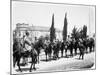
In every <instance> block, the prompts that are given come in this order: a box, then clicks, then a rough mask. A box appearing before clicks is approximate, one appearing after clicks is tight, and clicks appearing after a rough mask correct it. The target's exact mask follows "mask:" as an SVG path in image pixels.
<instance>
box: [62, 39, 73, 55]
mask: <svg viewBox="0 0 100 75" xmlns="http://www.w3.org/2000/svg"><path fill="white" fill-rule="evenodd" d="M64 46H65V47H64V49H65V54H66V56H67V50H69V51H70V56H73V41H72V40H71V41H66V42H65V45H64Z"/></svg>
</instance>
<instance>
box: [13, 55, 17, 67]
mask: <svg viewBox="0 0 100 75" xmlns="http://www.w3.org/2000/svg"><path fill="white" fill-rule="evenodd" d="M16 61H17V60H16V57H13V67H15V64H16Z"/></svg>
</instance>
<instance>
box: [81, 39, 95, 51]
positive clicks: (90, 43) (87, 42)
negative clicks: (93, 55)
mask: <svg viewBox="0 0 100 75" xmlns="http://www.w3.org/2000/svg"><path fill="white" fill-rule="evenodd" d="M94 42H95V41H94V39H93V38H88V39H87V38H86V39H84V40H83V44H84V46H85V49H86V53H88V51H87V49H88V48H89V52H92V49H93V51H94V46H95V43H94Z"/></svg>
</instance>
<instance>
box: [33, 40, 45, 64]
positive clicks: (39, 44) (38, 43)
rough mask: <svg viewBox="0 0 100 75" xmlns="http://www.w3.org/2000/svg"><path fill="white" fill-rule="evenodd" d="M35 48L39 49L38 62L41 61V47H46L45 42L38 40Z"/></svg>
mask: <svg viewBox="0 0 100 75" xmlns="http://www.w3.org/2000/svg"><path fill="white" fill-rule="evenodd" d="M34 48H35V50H36V51H37V54H38V56H37V57H38V63H39V55H40V51H41V49H44V43H43V42H42V41H37V42H35V43H34Z"/></svg>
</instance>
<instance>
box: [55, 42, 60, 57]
mask: <svg viewBox="0 0 100 75" xmlns="http://www.w3.org/2000/svg"><path fill="white" fill-rule="evenodd" d="M59 50H60V43H59V42H56V43H55V44H54V46H53V51H54V52H53V55H54V56H53V57H54V59H57V58H59Z"/></svg>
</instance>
